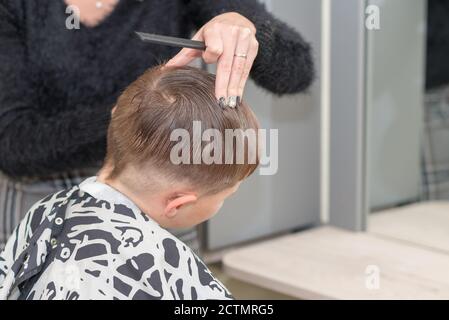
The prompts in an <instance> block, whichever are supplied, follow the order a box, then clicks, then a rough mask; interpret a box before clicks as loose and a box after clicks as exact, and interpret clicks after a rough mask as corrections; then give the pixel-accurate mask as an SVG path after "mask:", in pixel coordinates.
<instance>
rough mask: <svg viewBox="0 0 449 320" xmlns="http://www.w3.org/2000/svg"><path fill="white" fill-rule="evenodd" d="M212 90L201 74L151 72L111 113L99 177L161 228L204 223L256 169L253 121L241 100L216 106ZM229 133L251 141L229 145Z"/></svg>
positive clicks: (255, 126) (187, 70) (211, 77)
mask: <svg viewBox="0 0 449 320" xmlns="http://www.w3.org/2000/svg"><path fill="white" fill-rule="evenodd" d="M214 85H215V76H214V75H212V74H209V73H207V72H205V71H203V70H200V69H197V68H192V67H181V68H179V67H164V66H158V67H155V68H152V69H149V70H148V71H147V72H145V73H144V74H143V75H142V76H141V77H139V78H138V79H137V80H136V81H134V82H133V83H132V84H131V85H129V86H128V88H127V89H126V90H125V91H124V92H123V94H122V95H121V96H120V97H119V99H118V101H117V105H116V107H115V108H114V112H113V114H112V119H111V123H110V126H109V130H108V149H107V157H106V164H105V167H104V168H103V170H102V172H101V174H100V178H101V177H102V178H104V180H105V181H106V182H108V183H109V184H111V185H113V186H114V187H116V188H118V189H119V190H120V191H122V192H124V193H125V194H126V195H128V196H129V197H130V198H131V199H132V200H133V201H134V202H135V203H136V204H137V205H138V206H139V207H140V208H142V210H144V211H145V212H146V213H147V214H149V215H150V216H151V217H152V218H153V219H155V220H157V221H158V222H159V223H160V224H161V225H162V226H164V227H189V226H193V225H196V224H198V223H200V222H202V221H204V220H207V219H208V218H210V217H211V216H212V215H213V214H214V213H215V212H217V211H218V209H219V208H220V207H221V204H222V203H223V201H224V199H225V198H227V197H228V196H229V195H231V194H232V193H233V192H235V191H236V190H237V188H238V186H239V184H240V182H241V181H242V180H243V179H245V178H246V177H248V176H249V175H250V174H251V173H252V172H253V171H254V170H255V169H256V167H257V165H258V157H257V152H256V156H255V158H254V157H253V155H254V152H253V153H252V154H251V151H254V150H257V147H258V146H256V145H254V144H256V143H257V129H258V128H259V125H258V121H257V119H256V117H255V115H254V114H253V112H252V111H251V109H250V108H249V107H248V106H247V105H246V104H245V103H243V102H242V103H240V104H239V105H238V106H237V107H236V108H229V107H227V108H221V107H220V106H219V104H218V102H217V100H216V98H215V94H214V92H215V91H214ZM207 129H216V130H207ZM226 129H228V130H227V132H226ZM229 129H231V130H235V129H237V130H236V131H234V133H236V132H237V131H239V130H240V133H241V132H242V131H241V130H243V131H245V130H247V129H250V130H247V131H246V132H248V131H252V132H255V133H256V136H255V137H256V140H252V139H248V137H249V136H246V138H245V135H239V134H236V135H234V136H233V139H229V137H231V138H232V135H227V134H228V133H230V132H231V131H229ZM198 133H199V134H198ZM217 133H220V134H221V135H219V134H217ZM242 150H243V158H239V152H240V153H241V152H242ZM180 159H181V161H180ZM242 159H243V161H242ZM180 162H181V163H180Z"/></svg>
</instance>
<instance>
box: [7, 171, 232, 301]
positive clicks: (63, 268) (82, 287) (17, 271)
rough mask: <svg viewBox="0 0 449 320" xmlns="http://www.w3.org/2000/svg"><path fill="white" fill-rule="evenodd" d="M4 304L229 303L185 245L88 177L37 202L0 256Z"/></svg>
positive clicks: (124, 200)
mask: <svg viewBox="0 0 449 320" xmlns="http://www.w3.org/2000/svg"><path fill="white" fill-rule="evenodd" d="M0 299H1V300H4V299H232V296H231V294H230V293H229V291H228V290H227V289H226V288H225V287H224V286H223V284H222V283H220V281H218V280H217V279H216V278H214V277H213V276H212V275H211V273H210V271H209V270H208V269H207V267H206V266H205V264H204V263H203V262H202V261H201V260H200V259H199V258H198V257H197V256H196V255H195V253H193V252H192V251H191V250H190V249H189V248H188V247H187V246H186V245H185V244H184V243H183V242H181V241H180V240H178V239H177V238H176V237H174V236H173V235H172V234H170V233H169V232H168V231H167V230H165V229H163V228H162V227H160V226H159V225H158V224H157V223H156V222H155V221H154V220H152V219H151V218H149V217H148V216H147V215H145V214H144V213H142V212H141V210H139V209H138V208H137V206H136V205H134V203H133V202H132V201H131V200H130V199H129V198H127V197H126V196H124V195H123V194H122V193H120V192H118V191H117V190H115V189H113V188H112V187H110V186H108V185H106V184H103V183H101V182H98V181H96V177H90V178H88V179H86V180H85V181H83V182H82V183H81V184H80V185H79V186H75V187H73V188H70V189H68V190H64V191H61V192H58V193H55V194H52V195H50V196H48V197H46V198H45V199H43V200H41V201H39V202H38V203H36V204H35V205H34V206H33V207H32V208H31V209H30V211H29V212H28V213H27V214H26V216H25V218H24V219H23V220H22V222H21V223H20V225H19V226H18V227H17V228H16V230H15V231H14V233H13V234H12V235H11V237H10V238H9V240H8V242H7V244H6V247H5V250H4V251H3V252H2V253H1V254H0Z"/></svg>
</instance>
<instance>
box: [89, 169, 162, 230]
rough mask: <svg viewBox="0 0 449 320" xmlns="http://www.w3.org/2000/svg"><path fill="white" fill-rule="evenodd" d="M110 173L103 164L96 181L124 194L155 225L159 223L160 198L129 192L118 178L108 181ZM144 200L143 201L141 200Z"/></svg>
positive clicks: (153, 195) (160, 211)
mask: <svg viewBox="0 0 449 320" xmlns="http://www.w3.org/2000/svg"><path fill="white" fill-rule="evenodd" d="M111 171H112V168H111V166H109V165H107V164H105V165H104V166H103V167H102V168H101V169H100V171H99V172H98V174H97V181H99V182H101V183H104V184H107V185H108V186H110V187H112V188H114V189H116V190H117V191H119V192H120V193H122V194H124V195H125V196H126V197H127V198H129V199H130V200H131V201H132V202H133V203H134V204H135V205H136V206H137V207H139V209H140V210H142V212H144V213H145V214H146V215H147V216H149V217H150V218H151V219H153V220H155V221H156V222H157V223H159V224H160V223H161V221H160V218H161V217H160V216H161V213H162V212H163V210H164V207H163V200H162V199H160V196H158V195H155V194H152V195H145V194H143V193H140V194H136V192H135V191H133V190H131V189H130V188H128V187H127V186H126V184H124V183H122V181H121V180H120V178H119V177H118V178H115V179H110V178H109V174H110V172H111ZM142 198H144V199H145V201H142V200H141V199H142Z"/></svg>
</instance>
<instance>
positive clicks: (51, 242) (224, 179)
mask: <svg viewBox="0 0 449 320" xmlns="http://www.w3.org/2000/svg"><path fill="white" fill-rule="evenodd" d="M214 82H215V80H214V76H213V75H210V74H208V73H206V72H204V71H201V70H199V69H195V68H190V67H182V68H173V67H163V66H159V67H156V68H153V69H150V70H148V71H147V72H146V73H145V74H143V75H142V76H141V77H140V78H139V79H137V80H136V81H135V82H134V83H132V84H131V85H130V86H129V87H128V88H127V89H126V90H125V91H124V92H123V94H122V95H121V96H120V97H119V99H118V101H117V105H116V107H115V108H114V110H113V113H112V119H111V123H110V125H109V130H108V147H107V156H106V160H105V163H104V166H103V168H102V169H101V170H100V172H99V173H98V175H97V176H94V177H91V178H88V179H86V180H85V181H83V182H82V183H81V184H80V185H79V186H76V187H74V188H72V189H69V190H64V191H61V192H59V193H56V194H52V195H49V196H47V197H46V198H45V199H43V200H41V201H39V202H38V203H36V204H35V205H34V206H33V207H32V208H31V209H30V211H29V212H28V213H27V215H26V216H25V218H24V220H23V221H22V222H21V223H20V225H19V226H18V227H17V228H16V230H15V232H14V233H13V234H12V236H11V237H10V239H9V241H8V243H7V245H6V247H5V250H4V251H3V253H1V254H0V299H232V296H231V294H230V293H229V292H228V290H227V289H226V288H225V287H224V286H223V285H222V284H221V283H220V282H219V281H218V280H217V279H215V278H214V277H213V276H212V275H211V273H210V272H209V270H208V269H207V267H206V266H205V265H204V263H203V262H202V261H201V260H200V259H199V258H198V257H197V256H196V255H195V254H194V253H193V252H192V251H191V250H190V249H189V248H187V247H186V246H185V245H184V244H183V243H182V242H181V241H180V240H178V239H177V238H175V237H174V236H173V235H171V234H170V233H169V232H168V231H166V230H165V228H185V227H191V226H194V225H197V224H199V223H201V222H203V221H205V220H207V219H209V218H210V217H211V216H212V215H213V214H215V213H216V212H217V211H218V210H219V208H220V206H221V205H222V203H223V201H224V200H225V199H226V198H227V197H228V196H230V195H231V194H232V193H234V192H235V191H236V190H237V189H238V187H239V184H240V182H241V181H242V180H243V179H245V178H246V177H247V176H249V175H250V174H251V173H252V172H253V171H254V170H255V169H256V167H257V161H255V162H251V163H250V161H248V159H249V158H250V157H249V154H248V153H246V154H245V157H246V160H247V161H246V162H244V163H241V162H238V161H237V162H238V164H236V163H235V162H233V163H232V164H229V163H228V162H225V161H223V163H225V164H220V163H219V162H218V163H216V162H213V163H209V164H205V163H204V162H201V163H199V164H198V163H197V164H189V163H179V164H175V163H174V161H173V159H174V158H176V156H177V155H179V154H178V151H179V150H178V149H176V148H175V147H176V146H178V147H179V140H176V141H173V139H172V138H173V136H172V133H173V132H174V130H175V129H182V130H184V131H185V132H188V134H189V136H190V138H192V139H193V138H195V137H194V136H195V133H194V132H193V129H192V128H193V125H192V124H193V123H194V122H195V121H200V122H201V126H202V128H203V129H205V130H206V129H215V130H218V131H220V132H222V133H223V134H224V131H225V130H226V129H243V130H245V129H254V130H257V129H258V122H257V119H256V118H255V116H254V114H253V113H252V111H251V110H250V109H249V107H248V106H246V105H245V104H244V103H240V104H239V105H238V106H237V107H235V108H229V107H228V108H221V107H220V106H219V104H218V102H217V101H216V99H215V97H214ZM223 136H224V135H223ZM246 141H248V140H246ZM215 142H220V141H215ZM221 142H223V143H220V144H217V145H218V146H224V145H225V143H224V141H221ZM236 142H237V143H239V142H240V143H242V142H244V138H242V137H241V140H239V139H238V136H236ZM247 144H249V143H247ZM192 145H193V146H192ZM192 145H185V144H184V145H183V148H182V150H184V151H185V150H188V151H189V152H190V153H191V154H190V156H192V157H193V158H195V157H197V156H198V155H201V154H202V153H201V152H204V150H202V149H203V147H205V145H206V144H205V142H201V143H200V144H196V145H195V143H193V144H192ZM186 148H187V149H186ZM173 150H177V151H176V152H174V151H173ZM209 150H210V149H209ZM236 150H237V148H234V149H233V150H232V151H236ZM245 150H246V149H245ZM221 151H223V149H220V148H218V149H217V148H216V149H214V152H213V153H214V154H212V156H214V159H217V156H218V159H220V158H221V159H224V158H225V155H224V153H223V154H222V152H221ZM234 153H236V152H234ZM234 153H231V155H232V154H234ZM236 156H237V155H235V154H234V155H233V156H232V159H233V160H235V159H236Z"/></svg>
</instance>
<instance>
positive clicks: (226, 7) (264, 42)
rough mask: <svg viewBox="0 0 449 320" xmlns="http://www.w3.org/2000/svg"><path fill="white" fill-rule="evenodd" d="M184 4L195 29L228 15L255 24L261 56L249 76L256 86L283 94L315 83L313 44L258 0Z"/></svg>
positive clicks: (188, 0)
mask: <svg viewBox="0 0 449 320" xmlns="http://www.w3.org/2000/svg"><path fill="white" fill-rule="evenodd" d="M185 1H186V5H187V8H188V10H187V12H188V16H189V17H191V18H190V19H192V22H193V23H194V24H195V26H196V27H201V26H202V25H204V24H205V23H206V22H207V21H209V20H210V19H212V18H213V17H215V16H217V15H219V14H222V13H225V12H237V13H240V14H241V15H243V16H245V17H246V18H247V19H249V20H251V21H252V22H253V23H254V25H255V27H256V30H257V31H256V38H257V40H258V41H259V53H258V56H257V58H256V60H255V61H254V65H253V68H252V70H251V74H250V75H251V77H252V79H253V80H254V81H255V83H256V84H257V85H259V86H261V87H263V88H265V89H267V90H269V91H271V92H272V93H275V94H278V95H282V94H289V93H297V92H301V91H304V90H306V89H307V88H308V87H309V86H310V85H311V83H312V82H313V80H314V77H315V72H314V63H313V58H312V53H311V47H310V44H309V43H307V42H306V41H305V40H304V39H303V38H302V36H301V35H300V34H299V33H298V32H296V31H295V30H294V29H293V28H291V27H290V26H288V25H287V24H285V23H283V22H282V21H280V20H278V19H277V18H275V17H274V16H273V15H272V14H270V13H269V12H267V11H266V9H265V7H264V5H263V4H261V3H260V2H258V1H257V0H215V1H209V0H185Z"/></svg>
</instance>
